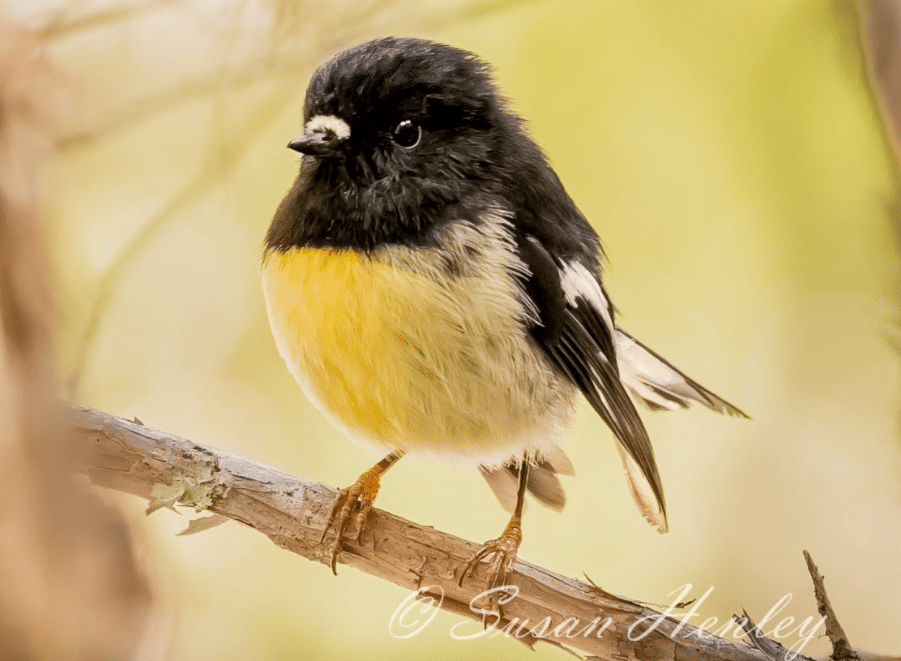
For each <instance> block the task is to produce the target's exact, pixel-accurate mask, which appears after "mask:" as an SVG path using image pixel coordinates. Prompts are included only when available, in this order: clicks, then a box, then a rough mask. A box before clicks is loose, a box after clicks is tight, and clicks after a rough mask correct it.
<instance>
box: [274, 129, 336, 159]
mask: <svg viewBox="0 0 901 661" xmlns="http://www.w3.org/2000/svg"><path fill="white" fill-rule="evenodd" d="M345 142H347V141H346V139H345V138H342V137H340V136H338V134H337V133H335V132H334V131H332V130H331V129H328V128H322V127H320V128H316V129H314V130H312V131H304V132H303V135H302V136H300V137H299V138H295V139H294V140H292V141H291V142H289V143H288V149H293V150H294V151H296V152H299V153H301V154H307V155H309V156H340V155H341V154H342V153H343V150H342V148H343V146H344V144H345Z"/></svg>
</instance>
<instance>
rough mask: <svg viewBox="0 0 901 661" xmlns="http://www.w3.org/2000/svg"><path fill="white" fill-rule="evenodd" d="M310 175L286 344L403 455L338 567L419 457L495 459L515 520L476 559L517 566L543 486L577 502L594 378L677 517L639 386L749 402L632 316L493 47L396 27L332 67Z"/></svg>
mask: <svg viewBox="0 0 901 661" xmlns="http://www.w3.org/2000/svg"><path fill="white" fill-rule="evenodd" d="M288 147H289V148H290V149H292V150H294V151H295V152H298V153H299V154H301V160H300V170H299V174H298V176H297V178H296V180H295V182H294V184H293V186H292V187H291V188H290V190H289V192H288V193H287V195H286V196H285V198H284V199H283V200H282V202H281V204H280V205H279V206H278V209H277V211H276V213H275V215H274V217H273V219H272V222H271V225H270V226H269V229H268V231H267V233H266V236H265V241H264V249H263V260H262V286H263V293H264V298H265V302H266V308H267V313H268V318H269V322H270V326H271V329H272V333H273V337H274V340H275V344H276V347H277V349H278V351H279V353H280V354H281V356H282V358H283V359H284V361H285V363H286V365H287V367H288V370H289V371H290V372H291V373H292V374H293V376H294V378H295V379H296V380H297V382H298V383H299V385H300V386H301V388H302V390H303V391H304V392H305V394H306V396H307V397H308V398H309V399H310V401H311V402H313V403H314V404H315V405H316V406H317V407H318V408H319V409H320V410H321V411H322V412H323V413H324V414H325V416H326V417H328V418H329V419H330V420H331V421H332V422H333V423H334V424H335V425H336V426H337V427H338V428H339V429H341V430H342V431H343V432H345V433H346V435H347V436H349V437H350V438H351V439H352V440H353V441H356V442H358V443H360V444H362V445H364V446H368V447H369V448H371V449H372V450H373V451H374V452H377V453H381V454H384V458H383V459H382V460H381V461H379V462H378V463H377V464H375V465H374V466H373V467H372V468H370V469H369V470H367V471H365V472H364V473H363V474H362V475H361V476H360V477H359V478H358V479H357V480H356V482H354V483H353V484H352V485H351V486H349V487H346V488H344V489H341V490H340V491H339V493H338V496H337V498H336V500H335V501H334V505H333V506H332V509H331V511H330V512H329V515H328V520H327V525H326V527H325V530H324V531H323V537H322V540H320V541H321V542H324V540H325V539H326V538H327V536H328V534H329V533H330V532H333V533H334V537H333V540H332V542H331V543H330V545H329V546H328V556H329V557H328V558H327V559H328V560H329V561H330V565H331V568H332V571H333V572H335V573H337V572H336V563H337V559H338V557H339V555H340V554H341V553H342V546H341V542H342V538H343V536H344V534H345V533H346V532H347V530H348V526H349V524H350V522H351V521H352V520H353V519H354V518H357V519H358V521H359V522H360V525H359V534H360V535H362V532H363V530H364V529H365V526H366V522H367V520H368V517H369V514H370V512H371V509H372V506H373V501H374V500H375V497H376V494H377V493H378V490H379V487H380V484H381V479H382V476H383V475H384V473H385V471H387V470H388V469H389V468H390V467H391V466H392V465H394V464H395V463H396V462H397V461H398V460H400V459H401V458H402V457H403V456H405V455H406V454H420V455H426V456H432V457H436V458H438V459H444V460H449V461H455V462H457V463H463V464H465V465H470V466H473V467H475V468H478V470H480V472H481V473H482V474H483V475H484V476H485V478H486V480H487V481H488V483H489V485H490V486H491V488H492V490H493V491H494V492H495V494H496V495H497V497H498V499H499V500H500V502H501V505H502V506H504V507H505V508H506V509H508V510H512V514H511V517H510V520H509V523H508V524H507V526H506V527H505V529H504V530H503V532H502V533H501V535H500V536H499V537H497V538H495V539H492V540H489V541H487V542H486V543H485V544H483V545H482V546H481V547H479V548H478V550H477V551H476V552H475V553H474V554H473V556H472V558H471V559H470V561H469V562H468V563H467V564H466V565H465V566H464V567H463V568H462V569H461V571H460V572H459V576H458V582H459V583H460V584H461V585H462V584H463V581H464V580H465V578H466V577H467V576H468V575H470V574H472V573H473V572H474V569H475V567H476V566H477V565H478V564H479V563H480V562H483V561H484V562H485V563H487V565H488V568H487V576H488V579H487V580H488V585H489V587H490V588H499V587H501V586H503V585H504V582H505V581H506V580H507V579H508V577H509V575H510V573H511V571H512V568H513V565H514V563H515V560H516V557H517V554H518V551H519V546H520V544H521V541H522V513H523V504H524V500H525V495H526V493H527V492H528V493H530V494H532V495H533V496H534V497H535V498H536V499H537V500H538V501H539V502H541V503H543V504H545V505H547V506H550V507H552V508H556V509H561V508H562V507H563V505H564V502H565V496H564V493H563V488H562V485H561V482H560V480H559V478H558V475H561V474H572V472H573V469H572V464H571V463H570V461H569V459H568V458H567V457H566V455H565V453H564V452H563V451H562V449H561V448H560V442H561V440H562V438H563V436H564V433H565V430H566V429H567V427H568V425H569V424H570V421H571V419H572V417H573V415H574V409H575V406H576V404H577V401H578V398H579V396H580V395H581V396H582V397H584V398H585V399H587V400H588V402H589V403H590V405H591V406H592V408H593V409H594V411H595V412H596V413H597V415H598V416H599V417H600V418H601V419H602V420H603V422H604V423H606V425H607V427H609V429H610V431H611V432H612V435H613V437H614V439H615V442H616V446H617V448H618V449H619V454H620V456H621V459H622V462H623V465H624V469H625V471H624V472H625V474H626V478H627V482H628V485H629V488H630V491H631V494H632V496H633V498H634V500H635V502H636V503H637V505H638V507H639V509H640V511H641V513H642V514H643V515H644V517H645V518H646V519H647V521H648V522H649V523H650V524H651V525H652V526H653V527H654V528H656V529H657V530H659V531H661V532H665V531H666V530H667V517H666V505H665V500H664V493H663V486H662V482H661V478H660V475H659V471H658V467H657V463H656V460H655V458H654V451H653V448H652V446H651V442H650V439H649V438H648V433H647V431H646V429H645V426H644V424H643V422H642V419H641V417H640V416H639V414H638V412H637V408H636V403H640V404H644V405H646V406H647V407H649V408H650V409H652V410H677V409H682V408H686V407H688V406H690V405H692V404H700V405H702V406H705V407H707V408H709V409H712V410H713V411H716V412H718V413H722V414H726V415H732V416H737V417H747V416H746V415H745V414H744V413H743V412H742V411H741V410H740V409H738V408H737V407H735V406H733V405H732V404H730V403H728V402H727V401H726V400H724V399H722V398H721V397H719V396H717V395H715V394H714V393H713V392H711V391H710V390H708V389H706V388H704V387H703V386H701V385H700V384H699V383H697V382H696V381H694V380H692V379H691V378H689V377H688V376H686V375H685V374H684V373H683V372H681V371H680V370H679V369H677V368H676V367H674V366H673V365H672V364H671V363H669V362H668V361H666V360H665V359H664V358H662V357H661V356H660V355H658V354H657V353H655V352H654V351H652V350H651V349H649V348H648V347H646V346H645V345H644V344H642V343H641V342H639V341H638V340H637V339H635V338H634V337H633V336H632V335H630V334H628V333H627V332H626V331H624V330H623V329H621V328H620V327H619V326H618V324H617V320H616V311H615V309H614V307H613V305H612V303H611V302H610V299H609V297H608V295H607V292H606V290H605V288H604V284H603V280H602V262H603V260H604V252H603V250H602V247H601V242H600V239H599V238H598V235H597V233H596V231H595V230H594V228H593V227H592V225H591V224H590V223H589V221H588V220H587V219H586V217H585V216H584V215H583V214H582V212H581V211H580V210H579V208H578V207H577V206H576V204H575V202H574V201H573V200H572V198H571V197H570V196H569V195H568V194H567V192H566V190H565V188H564V186H563V184H562V183H561V181H560V179H559V178H558V176H557V174H556V173H555V172H554V170H553V168H552V167H551V165H550V162H549V160H548V158H547V157H546V156H545V154H544V153H543V151H542V150H541V149H540V147H539V146H538V145H537V144H536V143H535V142H534V140H533V139H532V138H531V136H530V134H529V132H528V130H527V128H526V126H525V123H524V121H523V120H522V119H521V118H520V117H519V116H518V115H517V113H516V112H515V111H514V110H512V109H511V107H510V103H509V101H507V99H506V98H505V97H504V96H503V94H502V93H501V92H500V90H499V89H498V87H497V85H496V83H495V82H494V78H493V73H492V71H491V68H490V67H489V65H488V64H486V63H485V62H484V61H483V60H482V59H480V58H479V57H477V56H476V55H474V54H473V53H471V52H468V51H466V50H463V49H460V48H456V47H454V46H450V45H446V44H442V43H437V42H434V41H430V40H425V39H418V38H410V37H405V38H397V37H384V38H379V39H375V40H372V41H368V42H365V43H361V44H358V45H356V46H353V47H350V48H348V49H346V50H343V51H341V52H339V53H337V54H336V55H334V56H333V57H332V58H331V59H329V60H328V61H326V62H325V63H323V64H322V65H321V66H319V68H318V69H316V71H315V73H314V74H313V76H312V78H311V80H310V83H309V86H308V88H307V92H306V96H305V99H304V108H303V130H302V134H301V135H300V136H299V137H297V138H296V139H294V140H292V141H291V142H289V143H288Z"/></svg>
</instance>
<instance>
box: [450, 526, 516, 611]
mask: <svg viewBox="0 0 901 661" xmlns="http://www.w3.org/2000/svg"><path fill="white" fill-rule="evenodd" d="M521 542H522V528H521V527H520V523H519V521H518V520H517V519H516V517H514V518H513V519H511V521H510V523H508V524H507V527H506V528H505V529H504V532H503V533H501V536H500V537H498V538H497V539H492V540H489V541H487V542H485V543H484V544H482V546H480V547H479V549H478V550H477V551H476V552H475V554H473V556H472V558H470V560H469V562H468V563H466V566H465V567H464V568H463V571H462V573H461V574H460V580H459V582H458V585H460V586H461V587H462V586H463V580H464V579H465V578H466V576H467V575H468V574H470V573H472V571H473V570H474V569H475V567H476V565H478V564H479V561H481V560H484V559H486V558H488V557H489V556H491V560H490V562H489V566H488V589H487V590H486V595H487V596H488V598H489V605H490V607H491V611H492V612H495V613H497V614H498V615H500V616H502V615H503V613H502V611H501V606H502V602H501V601H500V597H501V594H502V593H505V590H504V587H505V586H506V585H507V579H508V578H509V577H510V574H511V573H512V572H513V564H514V563H515V562H516V555H517V552H518V551H519V545H520V543H521Z"/></svg>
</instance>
